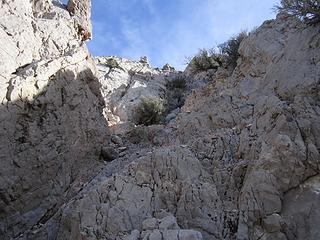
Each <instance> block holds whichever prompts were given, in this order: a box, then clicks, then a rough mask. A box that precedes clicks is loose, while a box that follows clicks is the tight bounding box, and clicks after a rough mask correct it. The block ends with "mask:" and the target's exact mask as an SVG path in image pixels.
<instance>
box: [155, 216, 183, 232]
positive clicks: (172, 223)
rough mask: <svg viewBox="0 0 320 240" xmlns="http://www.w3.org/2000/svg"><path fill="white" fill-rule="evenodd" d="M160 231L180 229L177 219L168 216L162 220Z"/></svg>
mask: <svg viewBox="0 0 320 240" xmlns="http://www.w3.org/2000/svg"><path fill="white" fill-rule="evenodd" d="M159 229H161V230H167V229H172V230H176V229H180V227H179V225H178V223H177V219H176V218H175V217H174V216H172V215H169V216H166V217H164V218H162V219H161V220H160V224H159Z"/></svg>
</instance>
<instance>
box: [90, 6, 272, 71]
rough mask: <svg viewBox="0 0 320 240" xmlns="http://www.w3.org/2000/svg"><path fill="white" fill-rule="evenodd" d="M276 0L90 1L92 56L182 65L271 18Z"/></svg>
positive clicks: (154, 64) (180, 66) (153, 63)
mask: <svg viewBox="0 0 320 240" xmlns="http://www.w3.org/2000/svg"><path fill="white" fill-rule="evenodd" d="M277 2H278V1H277V0H92V7H93V9H92V21H93V27H94V30H93V33H94V34H93V40H92V41H91V42H89V43H88V47H89V49H90V51H91V53H92V54H93V55H94V56H110V55H116V56H121V57H126V58H129V59H133V60H138V59H139V58H140V56H144V55H146V56H148V57H149V60H150V62H151V64H152V65H153V66H154V67H162V66H163V65H164V64H165V63H167V62H168V63H170V64H171V65H173V66H175V67H176V68H178V69H183V68H184V67H185V65H184V62H185V59H186V57H189V56H192V55H194V54H195V53H197V51H198V50H199V49H200V48H211V47H214V46H216V45H217V44H219V43H222V42H224V41H226V40H227V39H228V38H230V37H231V36H233V35H235V34H237V33H238V32H240V31H241V30H251V29H253V28H254V27H256V26H259V25H260V24H261V23H262V22H263V21H264V20H267V19H271V18H274V17H275V13H274V11H273V10H272V7H273V6H274V5H275V4H276V3H277Z"/></svg>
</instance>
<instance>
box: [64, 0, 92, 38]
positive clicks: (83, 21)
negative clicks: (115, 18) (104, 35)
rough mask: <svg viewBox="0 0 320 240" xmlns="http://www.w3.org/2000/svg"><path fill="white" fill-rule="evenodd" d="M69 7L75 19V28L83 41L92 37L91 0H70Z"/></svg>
mask: <svg viewBox="0 0 320 240" xmlns="http://www.w3.org/2000/svg"><path fill="white" fill-rule="evenodd" d="M67 9H68V11H69V12H70V13H71V15H72V17H73V19H74V24H75V28H76V30H77V32H78V35H79V36H80V38H81V39H82V40H83V41H85V40H88V39H91V37H92V25H91V21H90V17H91V0H69V1H68V5H67Z"/></svg>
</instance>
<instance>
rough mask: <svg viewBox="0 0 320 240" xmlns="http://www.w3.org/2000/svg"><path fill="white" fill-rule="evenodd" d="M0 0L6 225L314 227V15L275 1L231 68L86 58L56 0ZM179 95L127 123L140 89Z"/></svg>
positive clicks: (226, 231) (92, 229) (287, 232)
mask: <svg viewBox="0 0 320 240" xmlns="http://www.w3.org/2000/svg"><path fill="white" fill-rule="evenodd" d="M32 3H33V2H32ZM84 3H85V2H84ZM78 4H82V3H81V2H78ZM10 9H16V10H15V12H13V13H10ZM38 9H40V10H38ZM0 11H1V13H2V16H5V17H4V18H3V19H4V20H3V24H2V26H1V28H0V34H1V35H0V36H1V38H0V43H1V46H4V48H1V49H4V50H1V52H0V56H1V58H0V61H1V65H0V70H1V75H0V81H1V83H2V84H1V85H0V94H1V95H0V97H1V102H2V105H1V115H0V117H1V118H0V121H1V129H0V131H1V136H3V137H2V138H1V139H0V154H1V155H0V156H1V169H0V183H1V189H0V235H1V236H4V237H3V238H4V239H20V240H27V239H39V240H42V239H59V240H60V239H61V240H62V239H88V240H89V239H90V240H93V239H106V240H111V239H112V240H114V239H116V240H158V239H159V240H169V239H170V240H172V239H177V240H191V239H194V240H200V239H206V240H218V239H219V240H220V239H227V240H235V239H237V240H258V239H263V240H272V239H280V240H282V239H283V240H300V239H308V240H309V239H310V240H317V239H319V238H320V230H319V227H318V226H319V224H320V222H319V219H320V218H319V217H320V213H319V209H320V205H319V203H320V201H319V189H320V188H319V186H320V177H319V176H320V165H319V159H320V154H319V151H320V137H319V136H320V95H319V90H320V85H319V84H320V70H319V69H320V34H319V26H305V25H304V24H303V23H301V22H300V21H299V20H297V19H294V18H292V17H289V16H287V15H284V14H281V15H278V16H277V19H275V20H271V21H266V22H265V23H264V24H263V25H262V26H261V27H259V28H258V29H257V30H255V31H254V32H252V33H251V34H250V35H249V36H248V37H247V38H246V39H245V40H244V41H243V42H242V43H241V46H240V49H239V53H240V58H239V59H238V62H237V67H236V68H235V70H234V71H233V72H230V71H229V69H224V68H223V67H220V68H217V69H216V70H214V71H205V72H200V73H197V74H193V73H191V72H190V71H188V69H187V70H186V72H184V73H178V72H176V71H174V69H172V68H171V67H170V66H169V65H168V66H166V67H165V68H164V69H163V70H159V69H153V68H151V67H150V66H149V63H148V61H147V60H146V59H145V58H143V59H142V61H140V62H137V61H130V60H126V59H122V58H118V57H103V58H97V59H95V62H94V61H93V60H92V59H91V58H90V55H89V54H88V52H87V50H86V48H85V46H83V44H82V40H80V39H78V36H77V35H78V32H77V29H76V28H75V27H74V24H73V22H72V21H70V19H71V17H70V15H69V14H68V11H66V10H65V9H63V8H61V7H60V8H59V7H57V5H56V4H55V5H50V6H49V5H46V1H43V5H41V4H40V5H37V4H34V3H33V4H31V3H29V2H25V1H20V2H19V1H15V2H9V3H6V4H3V7H2V8H1V10H0ZM9 13H10V14H9ZM48 16H51V17H52V18H50V21H49V20H44V17H48ZM52 22H53V23H54V27H52V25H51V24H52ZM53 28H54V29H53ZM61 32H63V33H64V34H63V37H62V36H61ZM18 33H19V34H18ZM77 39H78V40H77ZM37 42H39V43H37ZM22 49H23V50H24V51H22ZM95 68H97V71H95ZM97 78H98V79H99V80H98V79H97ZM177 89H180V90H183V91H185V93H184V95H183V96H182V95H181V93H179V95H176V97H174V96H175V95H173V94H172V92H175V93H178V92H179V91H180V90H179V91H178V90H177ZM100 90H101V94H100ZM170 91H171V92H170ZM186 95H187V98H186V100H185V102H183V101H181V102H180V103H179V104H178V103H175V104H174V106H177V107H176V108H175V109H174V107H171V106H169V107H168V108H169V109H170V111H171V112H170V114H169V115H168V117H167V124H165V125H164V124H162V125H153V126H148V127H146V126H135V125H134V123H132V121H133V114H134V111H135V107H136V106H137V104H139V101H140V99H141V97H145V96H151V97H156V98H159V99H162V100H165V101H167V102H169V103H168V105H170V104H172V101H173V99H177V98H180V97H181V98H185V96H186ZM178 96H179V97H178ZM102 104H103V105H104V106H102ZM181 105H183V106H181ZM180 107H181V108H180ZM102 110H103V114H104V116H105V118H106V120H104V119H103V117H102ZM168 113H169V112H168ZM106 122H107V123H108V124H109V126H110V128H111V130H112V132H113V134H114V135H113V136H111V137H110V141H109V137H108V129H107V127H106Z"/></svg>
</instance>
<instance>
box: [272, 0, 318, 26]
mask: <svg viewBox="0 0 320 240" xmlns="http://www.w3.org/2000/svg"><path fill="white" fill-rule="evenodd" d="M275 8H276V10H277V11H278V12H281V11H284V12H287V13H289V14H290V15H293V16H296V17H298V18H300V19H302V20H303V21H304V22H306V23H307V24H315V23H320V1H319V0H281V2H280V4H279V5H277V6H276V7H275Z"/></svg>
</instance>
